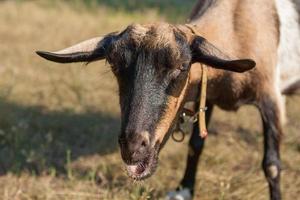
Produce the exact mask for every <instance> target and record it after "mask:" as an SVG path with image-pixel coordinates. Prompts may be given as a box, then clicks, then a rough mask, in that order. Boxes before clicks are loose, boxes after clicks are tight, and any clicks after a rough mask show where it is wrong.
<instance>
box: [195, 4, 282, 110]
mask: <svg viewBox="0 0 300 200" xmlns="http://www.w3.org/2000/svg"><path fill="white" fill-rule="evenodd" d="M220 13H222V14H220ZM274 16H275V17H274ZM276 16H277V15H276V7H275V2H272V1H268V0H266V1H262V0H257V1H255V2H253V1H252V0H244V1H238V0H231V1H228V0H219V1H216V2H215V3H214V4H213V5H211V7H210V8H208V9H207V12H206V13H204V14H202V15H201V16H200V17H199V16H197V15H195V16H194V18H192V19H191V23H192V24H194V25H196V27H197V30H198V31H199V33H200V34H201V35H202V36H203V37H205V38H207V39H208V40H209V41H211V42H212V43H213V44H215V45H216V46H217V47H218V48H220V49H223V50H224V51H225V52H226V53H227V54H228V55H229V56H231V57H234V58H243V57H249V58H253V59H254V60H255V61H256V63H257V66H256V69H255V70H252V71H250V72H246V73H243V74H237V73H229V72H220V71H218V70H214V69H211V70H210V72H209V77H208V78H209V84H208V100H209V101H211V102H212V103H213V104H216V105H218V106H220V107H221V108H223V109H226V110H235V109H237V108H238V107H239V106H240V105H242V104H252V103H253V104H256V101H257V100H259V99H260V98H261V95H262V91H270V90H271V91H273V92H274V96H275V95H276V90H277V88H278V86H275V85H276V84H277V83H279V81H277V79H276V73H277V70H276V63H277V51H275V50H274V49H277V48H278V43H279V27H278V24H279V23H278V18H277V17H276ZM224 24H226V26H224ZM265 24H269V25H268V26H266V25H265ZM262 30H263V31H262ZM196 65H197V64H196ZM196 65H195V66H193V67H192V77H191V79H192V82H195V83H196V84H195V86H196V85H197V84H198V82H199V80H201V68H199V67H197V66H196ZM192 90H193V89H192ZM192 94H196V93H195V92H192Z"/></svg>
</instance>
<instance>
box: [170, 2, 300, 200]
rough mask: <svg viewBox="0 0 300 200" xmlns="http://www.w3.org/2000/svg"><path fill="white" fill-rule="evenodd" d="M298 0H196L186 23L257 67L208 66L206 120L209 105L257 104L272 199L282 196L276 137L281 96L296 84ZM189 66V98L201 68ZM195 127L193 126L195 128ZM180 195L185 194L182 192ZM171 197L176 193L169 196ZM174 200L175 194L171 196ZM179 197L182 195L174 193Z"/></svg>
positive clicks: (188, 182) (191, 160) (190, 179)
mask: <svg viewBox="0 0 300 200" xmlns="http://www.w3.org/2000/svg"><path fill="white" fill-rule="evenodd" d="M299 13H300V1H299V0H273V1H271V0H255V1H253V0H243V1H242V0H199V1H198V3H197V5H196V6H195V8H194V10H193V11H192V14H191V18H190V23H191V24H193V25H195V29H197V30H196V31H197V32H198V33H199V34H200V35H201V36H203V37H205V38H207V39H208V40H209V41H211V42H212V43H213V44H214V45H216V46H217V47H219V48H220V49H223V50H224V51H225V52H226V53H227V54H228V55H229V56H231V57H234V58H244V57H248V58H252V59H254V60H255V61H256V64H257V65H256V68H255V69H254V70H251V71H249V72H245V73H243V74H236V73H231V72H226V71H223V72H220V71H218V70H215V69H210V71H209V75H208V93H207V100H208V105H207V106H208V121H209V117H210V114H211V111H212V106H213V105H218V106H219V107H221V108H223V109H225V110H236V109H237V108H238V107H239V106H241V105H243V104H252V105H255V106H257V107H258V108H259V110H260V113H261V116H262V121H263V129H264V147H265V148H264V159H263V162H262V166H263V170H264V173H265V176H266V178H267V181H268V183H269V188H270V197H271V199H272V200H280V199H281V194H280V186H279V183H280V168H281V167H280V156H279V154H280V153H279V143H280V142H279V141H280V137H281V134H282V128H281V126H282V124H283V123H284V122H285V105H284V103H285V101H284V96H283V95H287V94H293V93H295V92H297V90H298V91H299V88H300V25H299V24H300V23H299V19H300V18H299ZM197 65H199V64H194V65H193V66H192V69H191V84H190V90H189V93H188V95H187V100H188V101H189V100H191V101H195V100H196V99H197V97H198V95H199V82H200V81H201V74H202V73H201V67H199V66H197ZM195 130H196V131H195ZM197 134H199V131H197V125H196V126H194V131H193V133H192V137H191V139H190V142H189V145H190V149H191V150H192V152H193V155H189V156H188V161H187V168H186V171H185V175H184V178H183V179H182V181H181V187H183V188H185V187H186V188H189V189H190V191H191V194H192V191H193V186H194V184H195V174H196V167H193V165H194V164H195V163H197V162H198V159H199V156H200V154H201V152H202V149H203V144H204V140H203V139H201V138H199V136H197ZM177 194H178V196H182V197H183V198H182V199H189V197H184V196H186V195H181V194H180V191H179V193H177ZM173 196H174V195H173ZM175 199H177V198H175ZM178 199H180V198H178Z"/></svg>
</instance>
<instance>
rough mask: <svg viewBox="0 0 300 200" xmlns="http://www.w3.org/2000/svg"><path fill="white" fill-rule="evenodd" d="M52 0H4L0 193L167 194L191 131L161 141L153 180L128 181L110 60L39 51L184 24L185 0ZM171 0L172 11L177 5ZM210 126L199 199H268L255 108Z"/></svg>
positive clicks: (299, 161) (291, 148) (289, 178)
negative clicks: (52, 56)
mask: <svg viewBox="0 0 300 200" xmlns="http://www.w3.org/2000/svg"><path fill="white" fill-rule="evenodd" d="M50 2H52V1H39V2H37V1H25V2H23V1H0V174H1V175H0V199H3V200H11V199H22V200H23V199H24V200H25V199H26V200H27V199H32V200H33V199H35V200H37V199H38V200H39V199H41V200H44V199H47V200H56V199H57V200H61V199H62V200H65V199H66V200H67V199H74V200H86V199H101V200H121V199H122V200H123V199H130V200H136V199H141V200H142V199H163V197H164V195H165V194H166V192H167V191H169V190H170V189H173V188H175V187H176V186H177V184H178V182H179V181H180V179H181V177H182V175H183V171H184V167H185V158H186V153H187V139H186V140H185V141H184V142H183V143H175V142H173V141H171V140H170V141H169V142H168V143H167V145H166V147H165V148H164V149H163V151H162V153H161V155H160V162H159V168H158V170H157V172H156V173H155V174H154V175H153V176H152V177H151V178H149V179H147V180H145V181H142V182H133V181H131V180H130V179H129V178H128V177H127V176H126V174H125V171H124V168H123V163H122V160H121V157H120V152H119V148H118V145H117V135H118V132H119V124H120V118H119V105H118V96H117V94H118V91H117V87H116V81H115V80H114V77H113V75H112V73H111V72H110V67H109V66H108V64H107V63H105V62H102V61H101V62H96V63H92V64H89V65H83V64H67V65H58V64H54V63H50V62H47V61H45V60H42V59H41V58H40V57H38V56H37V55H35V51H36V50H57V49H60V48H62V47H66V46H68V45H71V44H73V43H76V42H79V41H81V40H84V39H87V38H91V37H95V36H99V35H103V34H105V33H108V32H111V31H116V30H121V29H122V28H124V27H125V26H126V25H128V24H130V23H133V22H138V23H143V22H151V21H158V20H161V21H162V20H164V21H173V22H183V19H184V16H187V15H188V13H185V10H184V9H187V10H189V7H183V8H184V9H183V10H182V9H181V10H178V13H179V14H178V16H176V14H174V13H172V12H170V13H168V12H167V10H168V4H166V5H163V6H165V7H162V8H163V9H162V8H160V7H158V8H157V7H153V6H152V7H151V6H150V7H151V9H150V10H144V8H143V9H141V10H139V9H136V10H135V9H132V6H131V7H130V5H129V6H127V4H126V5H125V6H123V7H122V8H121V9H120V10H116V9H114V4H109V3H107V4H105V3H104V4H105V5H102V4H101V3H100V4H98V5H97V6H91V5H88V6H86V7H84V6H79V5H81V4H80V3H74V4H72V5H71V4H70V3H62V1H54V3H53V2H52V3H50ZM74 2H78V1H74ZM86 2H91V1H86ZM103 2H110V1H103ZM112 2H117V1H112ZM129 2H130V1H129ZM145 2H148V1H145ZM169 2H172V1H171V0H169ZM173 2H176V5H175V7H170V9H173V11H174V10H175V11H176V8H177V7H180V8H181V7H182V6H181V4H180V1H176V0H174V1H173ZM189 2H191V1H189ZM170 5H171V4H170ZM185 5H186V4H185ZM176 6H177V7H176ZM133 8H134V6H133ZM179 11H180V12H179ZM299 102H300V98H299V97H290V98H288V99H287V110H288V112H287V113H288V119H289V120H288V123H287V125H286V126H285V128H284V137H283V140H282V147H281V152H282V156H281V157H282V161H283V172H282V191H283V199H297V198H298V199H299V195H300V133H299V129H300V123H299V117H300V106H299ZM210 129H213V132H216V133H214V134H210V135H209V136H208V138H207V142H206V145H205V146H206V147H205V150H204V153H203V156H202V158H201V162H200V164H199V173H198V175H197V186H196V193H195V199H202V200H221V199H229V200H238V199H241V200H245V199H246V200H253V199H256V200H263V199H268V187H267V183H266V181H265V178H264V176H263V172H262V170H261V160H262V139H263V138H262V132H261V120H260V117H259V115H258V112H257V110H256V109H255V108H253V107H250V106H246V107H242V108H241V109H240V110H239V111H238V112H237V113H228V112H223V111H221V110H219V109H216V110H215V112H214V114H213V120H212V123H211V125H210Z"/></svg>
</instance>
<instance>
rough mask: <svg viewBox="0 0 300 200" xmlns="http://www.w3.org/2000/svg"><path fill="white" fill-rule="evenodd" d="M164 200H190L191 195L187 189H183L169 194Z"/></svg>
mask: <svg viewBox="0 0 300 200" xmlns="http://www.w3.org/2000/svg"><path fill="white" fill-rule="evenodd" d="M165 200H192V194H191V191H190V190H189V189H188V188H183V189H181V190H178V191H171V192H169V193H168V194H167V196H166V198H165Z"/></svg>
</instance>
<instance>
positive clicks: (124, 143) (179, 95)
mask: <svg viewBox="0 0 300 200" xmlns="http://www.w3.org/2000/svg"><path fill="white" fill-rule="evenodd" d="M37 53H38V54H39V55H40V56H42V57H44V58H46V59H48V60H51V61H54V62H60V63H69V62H92V61H95V60H99V59H106V60H107V61H108V62H109V63H110V65H111V69H112V71H113V73H114V74H115V76H116V78H117V80H118V85H119V94H120V105H121V119H122V125H121V134H120V137H119V144H120V148H121V155H122V158H123V160H124V162H125V163H126V166H127V171H128V174H129V176H131V177H132V178H134V179H138V180H139V179H143V178H146V177H148V176H150V175H151V174H152V173H153V172H154V170H155V169H156V166H157V160H158V153H159V151H160V149H161V148H162V146H163V145H164V143H165V142H166V140H167V139H168V137H169V134H170V132H171V131H172V127H173V125H174V123H175V122H176V119H177V117H178V113H179V110H180V108H181V107H182V106H183V104H184V97H185V93H186V90H187V87H188V83H189V69H190V67H191V64H192V63H194V62H201V63H204V64H207V65H209V66H212V67H214V68H220V69H225V70H230V71H236V72H243V71H246V70H249V69H251V68H253V67H254V66H255V62H254V61H252V60H224V59H222V58H220V57H218V56H217V54H218V53H219V52H218V51H217V50H216V49H215V48H214V47H213V46H212V45H211V44H209V43H208V42H207V41H206V40H205V39H204V38H202V37H200V36H195V35H194V36H193V35H192V36H190V35H189V36H187V34H186V33H185V32H184V31H182V30H181V29H180V28H179V27H177V26H173V25H170V24H152V25H144V26H142V25H131V26H128V27H127V28H126V29H125V30H124V31H123V32H121V33H111V34H108V35H106V36H105V37H101V38H94V39H91V40H88V41H85V42H83V43H80V44H77V45H75V46H73V47H70V48H67V49H64V50H62V51H59V52H54V53H51V52H41V51H39V52H37Z"/></svg>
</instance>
